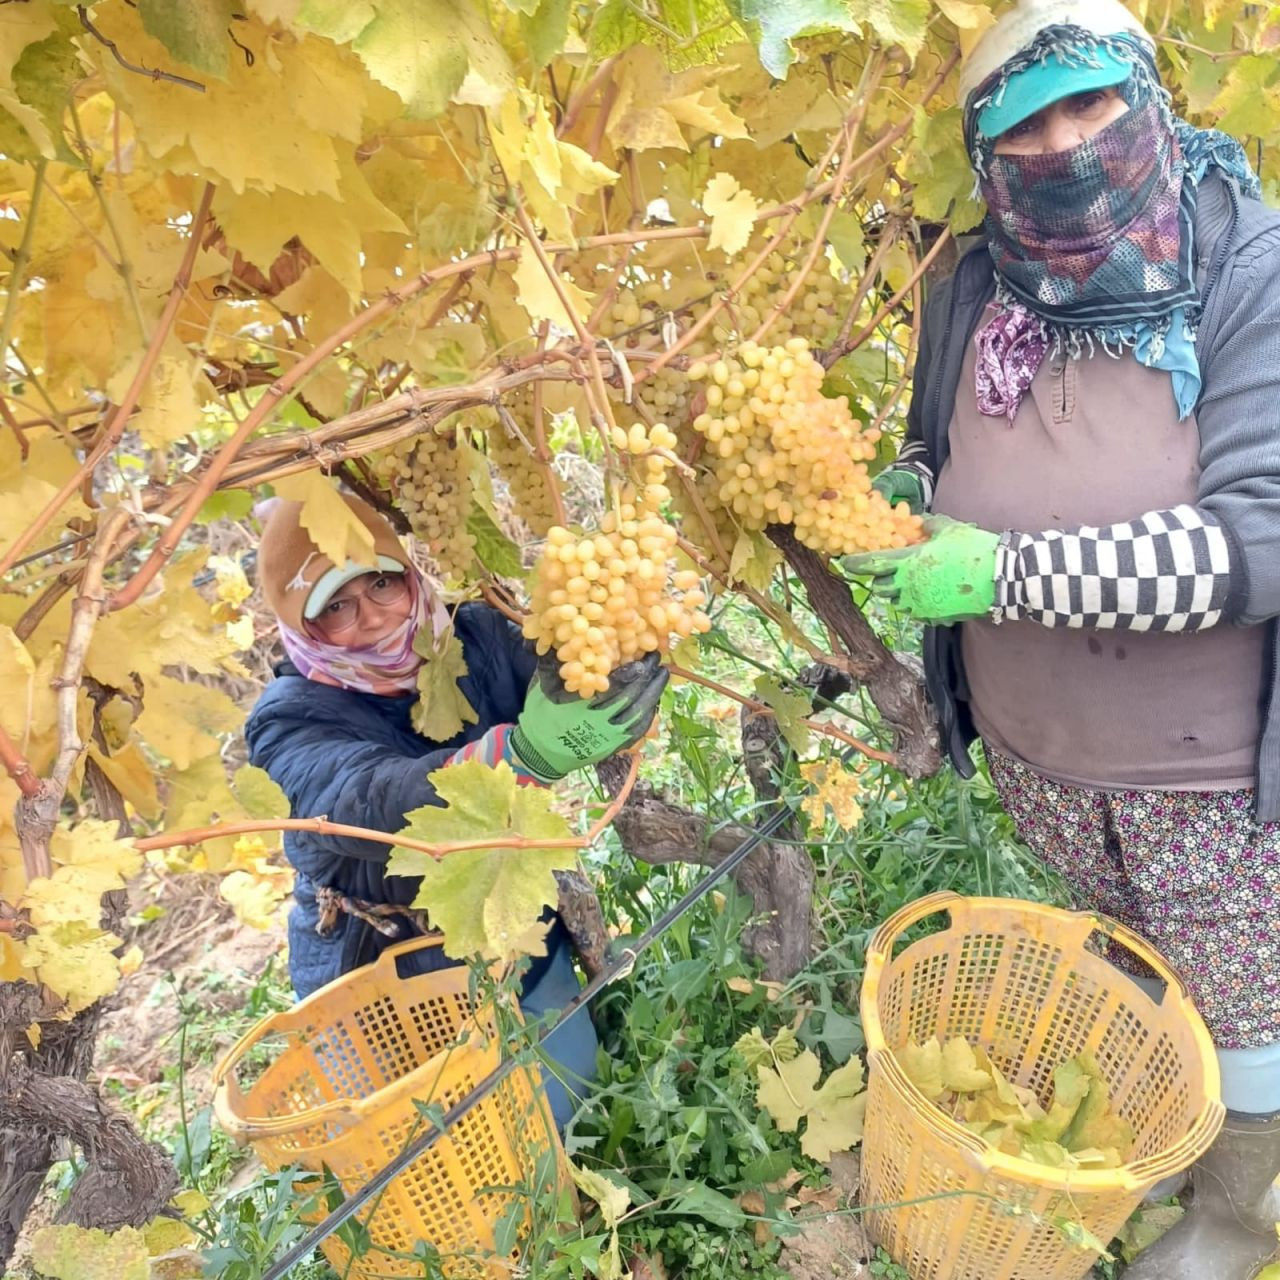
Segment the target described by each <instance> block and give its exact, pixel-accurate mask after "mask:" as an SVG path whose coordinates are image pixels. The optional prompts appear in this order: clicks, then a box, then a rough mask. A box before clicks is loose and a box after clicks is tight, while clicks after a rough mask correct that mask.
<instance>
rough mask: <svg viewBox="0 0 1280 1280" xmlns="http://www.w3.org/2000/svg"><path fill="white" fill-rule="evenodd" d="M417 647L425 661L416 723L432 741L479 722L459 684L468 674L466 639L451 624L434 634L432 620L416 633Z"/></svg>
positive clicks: (442, 738) (456, 732)
mask: <svg viewBox="0 0 1280 1280" xmlns="http://www.w3.org/2000/svg"><path fill="white" fill-rule="evenodd" d="M413 649H414V652H415V653H416V654H418V656H419V657H421V658H422V659H423V660H424V661H423V664H422V666H421V668H420V669H419V671H418V700H417V702H415V703H414V704H413V712H412V718H413V727H414V728H415V729H416V730H417V731H418V732H419V733H420V734H422V736H423V737H424V738H427V739H428V740H430V741H431V742H448V741H449V739H450V738H452V737H453V736H454V735H455V734H458V733H461V732H462V727H463V725H464V724H477V723H478V722H479V716H477V715H476V713H475V708H474V707H472V705H471V703H469V702H468V701H467V695H466V694H465V693H463V692H462V690H461V689H460V688H459V687H458V681H459V680H460V679H461V678H462V677H463V676H465V675H466V674H467V660H466V659H465V658H464V657H463V656H462V641H461V640H459V639H458V637H457V636H456V635H454V633H453V628H452V627H450V628H449V629H448V630H447V631H446V632H445V633H444V635H442V636H438V637H433V636H432V635H431V627H430V624H428V625H427V626H425V627H423V628H422V630H421V631H419V632H418V634H417V635H416V636H415V637H414V640H413Z"/></svg>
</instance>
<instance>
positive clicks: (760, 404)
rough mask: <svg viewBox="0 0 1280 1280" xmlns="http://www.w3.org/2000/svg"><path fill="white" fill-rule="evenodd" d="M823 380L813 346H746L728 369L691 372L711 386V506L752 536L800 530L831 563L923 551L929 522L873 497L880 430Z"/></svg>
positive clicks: (706, 434) (716, 365)
mask: <svg viewBox="0 0 1280 1280" xmlns="http://www.w3.org/2000/svg"><path fill="white" fill-rule="evenodd" d="M823 376H824V371H823V368H822V365H821V364H820V363H819V362H818V361H817V360H816V359H815V358H814V356H813V353H812V352H811V351H810V350H809V345H808V343H807V342H806V341H805V339H803V338H791V339H789V340H788V341H787V343H786V344H785V345H783V346H775V347H761V346H758V345H756V344H755V343H753V342H744V343H743V344H742V345H741V346H740V347H738V348H737V350H736V351H734V352H733V353H732V354H731V355H730V356H729V357H728V358H726V359H721V360H716V361H714V362H712V363H707V362H705V361H699V362H698V363H696V364H694V365H693V366H692V367H691V368H690V370H689V377H690V379H691V380H692V381H694V382H702V383H705V384H706V392H705V396H706V406H707V407H706V410H705V412H703V413H701V414H699V415H698V416H697V418H695V419H694V422H693V429H694V430H695V431H696V432H698V434H700V435H701V436H702V437H703V438H704V440H705V441H706V445H705V451H704V454H703V459H704V461H705V463H706V464H707V469H706V471H705V473H704V476H703V478H702V479H701V480H700V487H701V489H702V492H703V495H704V500H705V503H706V506H707V507H708V509H709V510H710V511H711V512H712V513H714V512H716V511H717V510H718V511H723V512H725V513H728V514H731V516H732V519H733V520H734V522H735V523H736V524H738V525H739V526H740V527H742V528H744V529H749V530H760V529H764V528H765V527H766V526H768V525H770V524H784V525H792V526H793V527H794V529H795V533H796V537H797V538H798V539H799V540H800V541H801V542H802V543H803V544H804V545H805V546H807V547H811V548H812V549H813V550H815V551H820V552H822V553H824V554H826V555H845V554H849V553H851V552H855V551H879V550H883V549H885V548H888V547H904V546H908V545H909V544H911V543H913V542H919V541H920V539H921V537H922V528H921V520H920V517H919V516H914V515H912V514H911V512H910V510H909V509H908V508H907V506H906V504H905V503H899V504H898V505H897V506H896V507H895V506H891V505H890V504H889V503H888V502H887V501H886V500H885V498H884V497H882V496H881V495H880V494H879V493H877V492H875V490H873V489H872V488H871V479H870V476H869V474H868V471H867V463H868V462H870V461H871V460H872V459H873V458H874V457H875V454H876V442H877V441H878V440H879V438H880V432H879V430H878V429H871V428H867V427H864V426H863V425H862V424H861V423H860V422H858V421H857V419H855V418H854V417H853V415H852V414H851V413H850V411H849V402H848V400H847V399H846V398H845V397H843V396H836V397H827V396H824V395H823V394H822V380H823Z"/></svg>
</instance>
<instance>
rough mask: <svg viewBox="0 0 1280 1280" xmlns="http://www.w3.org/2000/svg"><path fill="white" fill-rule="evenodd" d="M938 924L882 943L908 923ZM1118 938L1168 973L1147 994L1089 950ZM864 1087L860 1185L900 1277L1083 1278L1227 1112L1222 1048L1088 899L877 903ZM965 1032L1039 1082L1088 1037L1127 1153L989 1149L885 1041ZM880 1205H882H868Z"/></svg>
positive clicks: (1022, 1081) (1132, 938) (1144, 948)
mask: <svg viewBox="0 0 1280 1280" xmlns="http://www.w3.org/2000/svg"><path fill="white" fill-rule="evenodd" d="M943 911H945V912H948V913H949V914H950V917H951V921H950V927H949V928H947V929H945V930H944V931H942V932H939V933H934V934H930V935H929V936H927V937H924V938H920V939H918V940H917V941H915V942H913V943H911V944H910V945H908V946H906V947H905V949H902V950H901V952H900V954H897V955H895V954H894V949H895V944H898V943H900V942H901V940H902V936H903V934H904V933H906V931H907V930H908V929H909V928H911V926H912V925H914V924H916V923H918V922H919V921H921V920H923V919H925V918H926V917H928V916H930V915H933V914H935V913H938V912H943ZM1107 942H1109V943H1110V944H1111V945H1112V946H1115V945H1119V946H1123V947H1124V948H1125V949H1126V950H1128V951H1130V952H1132V953H1133V954H1135V955H1137V956H1138V957H1139V958H1140V959H1142V960H1144V961H1145V962H1146V963H1147V964H1148V965H1150V966H1151V968H1152V969H1154V970H1155V972H1156V973H1157V974H1158V975H1159V976H1160V977H1161V978H1162V979H1163V980H1164V981H1165V982H1166V983H1167V988H1166V990H1165V992H1164V995H1163V998H1162V999H1161V1000H1160V1002H1159V1003H1157V1002H1156V1001H1155V1000H1153V999H1152V998H1151V997H1150V996H1149V995H1147V993H1146V992H1145V991H1143V990H1142V989H1141V988H1140V987H1139V986H1138V985H1137V984H1136V983H1135V982H1133V981H1132V980H1131V979H1130V978H1129V977H1128V976H1127V975H1126V974H1124V973H1123V972H1121V971H1120V970H1119V969H1117V968H1116V967H1115V966H1114V965H1112V964H1111V963H1110V962H1109V961H1108V960H1107V959H1105V958H1104V956H1103V955H1102V954H1100V951H1102V950H1105V949H1106V948H1105V947H1104V946H1101V945H1099V944H1102V943H1107ZM862 1025H863V1030H864V1032H865V1034H866V1041H867V1059H868V1098H867V1121H866V1133H865V1136H864V1138H863V1156H862V1192H861V1194H862V1200H863V1203H864V1204H865V1205H867V1206H870V1208H869V1209H868V1225H869V1229H870V1231H871V1234H872V1237H873V1239H875V1240H876V1241H877V1242H878V1243H879V1244H881V1245H883V1246H884V1247H885V1249H887V1250H888V1251H889V1253H890V1254H891V1255H892V1256H893V1257H894V1259H895V1260H896V1261H898V1262H899V1263H901V1264H902V1265H903V1266H904V1267H906V1269H907V1271H908V1273H909V1274H910V1276H911V1280H1080V1277H1082V1276H1084V1275H1085V1274H1086V1273H1087V1272H1088V1271H1089V1269H1090V1266H1091V1265H1092V1263H1093V1261H1094V1258H1095V1255H1094V1254H1093V1253H1091V1252H1088V1251H1086V1250H1083V1249H1081V1248H1079V1247H1078V1246H1077V1245H1075V1244H1073V1243H1072V1242H1071V1240H1070V1239H1069V1238H1068V1237H1069V1234H1070V1232H1071V1231H1072V1229H1073V1227H1074V1226H1076V1225H1079V1226H1083V1227H1084V1228H1086V1229H1087V1230H1088V1231H1089V1232H1092V1233H1093V1235H1094V1236H1095V1237H1096V1238H1097V1239H1098V1240H1100V1241H1102V1242H1103V1244H1106V1243H1108V1242H1109V1241H1110V1240H1111V1239H1112V1238H1113V1237H1114V1235H1115V1233H1116V1232H1117V1230H1119V1228H1120V1226H1121V1225H1122V1224H1123V1223H1124V1221H1125V1220H1126V1219H1127V1218H1128V1217H1129V1215H1130V1214H1131V1213H1132V1212H1133V1210H1134V1209H1135V1208H1136V1207H1137V1205H1138V1203H1139V1202H1140V1200H1141V1199H1142V1196H1143V1193H1144V1192H1145V1191H1146V1190H1147V1189H1148V1188H1150V1187H1151V1186H1152V1185H1153V1184H1154V1183H1155V1182H1157V1181H1159V1180H1160V1179H1161V1178H1162V1177H1165V1176H1166V1175H1168V1174H1170V1173H1173V1172H1175V1171H1177V1170H1179V1169H1184V1168H1186V1167H1187V1165H1189V1164H1191V1163H1192V1161H1194V1160H1195V1159H1197V1158H1198V1157H1199V1156H1200V1155H1202V1154H1203V1152H1204V1151H1205V1150H1206V1148H1207V1147H1208V1146H1209V1144H1210V1143H1211V1142H1212V1141H1213V1139H1214V1138H1215V1137H1216V1136H1217V1133H1218V1130H1219V1128H1220V1127H1221V1125H1222V1119H1223V1115H1224V1112H1223V1107H1222V1103H1221V1102H1220V1100H1219V1080H1218V1066H1217V1059H1216V1057H1215V1055H1214V1051H1213V1044H1212V1042H1211V1041H1210V1039H1209V1033H1208V1031H1207V1030H1206V1029H1205V1026H1204V1023H1203V1022H1202V1021H1201V1019H1200V1015H1199V1014H1198V1013H1197V1012H1196V1011H1195V1009H1194V1007H1193V1006H1192V1004H1191V1000H1190V998H1189V997H1188V995H1187V992H1186V989H1185V988H1184V987H1183V986H1182V983H1181V982H1180V981H1179V980H1178V978H1177V976H1176V975H1175V974H1174V972H1173V970H1172V969H1170V968H1169V966H1168V964H1167V963H1166V962H1165V961H1164V960H1163V959H1162V958H1161V957H1160V956H1159V955H1158V954H1157V953H1156V952H1155V951H1154V950H1153V949H1152V948H1151V947H1150V946H1149V945H1148V944H1147V943H1145V942H1143V940H1142V939H1141V938H1139V937H1138V936H1137V935H1136V934H1134V933H1133V932H1132V931H1130V930H1129V929H1126V928H1125V927H1124V926H1123V925H1120V924H1118V923H1117V922H1115V921H1113V920H1109V919H1107V918H1105V917H1101V916H1095V915H1090V914H1087V913H1084V912H1071V911H1060V910H1057V909H1055V908H1053V907H1046V906H1041V905H1039V904H1037V903H1032V902H1021V901H1017V900H1012V899H1002V898H962V897H960V896H959V895H957V894H951V893H939V894H934V895H932V896H931V897H928V898H922V899H921V900H920V901H918V902H914V903H912V904H910V905H909V906H907V907H905V908H904V909H903V910H901V911H899V912H898V913H897V915H895V916H893V917H892V918H891V919H889V920H887V921H886V922H885V923H884V924H883V925H882V926H881V927H880V929H879V930H878V931H877V932H876V934H875V936H874V937H873V938H872V941H871V946H870V948H869V950H868V952H867V969H866V976H865V978H864V980H863V984H862ZM930 1036H938V1037H939V1039H941V1040H943V1041H945V1040H947V1039H949V1038H951V1037H953V1036H964V1037H965V1039H966V1040H968V1041H969V1042H970V1043H971V1044H980V1045H981V1046H982V1047H983V1048H984V1049H985V1050H986V1051H987V1053H989V1054H990V1055H991V1059H992V1061H993V1062H994V1063H995V1064H996V1065H997V1066H998V1067H999V1068H1000V1070H1001V1071H1002V1072H1004V1074H1005V1075H1006V1076H1007V1077H1009V1079H1011V1080H1012V1081H1014V1082H1015V1083H1017V1084H1019V1085H1023V1086H1025V1087H1028V1088H1031V1089H1034V1090H1035V1091H1036V1093H1037V1094H1038V1095H1039V1096H1040V1098H1041V1101H1045V1102H1047V1100H1048V1095H1049V1093H1050V1092H1051V1087H1052V1085H1051V1082H1052V1076H1053V1071H1054V1068H1055V1067H1057V1066H1058V1065H1059V1064H1061V1063H1063V1062H1066V1061H1068V1060H1070V1059H1071V1058H1074V1057H1075V1056H1076V1055H1077V1054H1080V1053H1084V1052H1088V1053H1091V1054H1093V1055H1094V1057H1095V1058H1096V1059H1097V1061H1098V1064H1099V1066H1100V1067H1101V1070H1102V1073H1103V1076H1104V1078H1105V1079H1106V1082H1107V1085H1108V1087H1109V1088H1110V1090H1111V1097H1112V1102H1113V1106H1114V1107H1115V1109H1116V1111H1117V1112H1118V1113H1119V1114H1120V1115H1121V1116H1123V1117H1124V1119H1125V1120H1127V1121H1128V1122H1129V1124H1130V1125H1132V1127H1133V1131H1134V1134H1135V1135H1136V1144H1135V1147H1134V1151H1133V1156H1132V1159H1131V1161H1130V1163H1128V1164H1126V1165H1124V1166H1122V1167H1121V1168H1118V1169H1105V1170H1093V1171H1088V1172H1085V1171H1069V1170H1065V1169H1050V1168H1047V1167H1045V1166H1043V1165H1038V1164H1032V1163H1030V1162H1029V1161H1026V1160H1021V1159H1018V1158H1015V1157H1013V1156H1007V1155H1004V1154H1002V1153H1000V1152H997V1151H995V1150H993V1149H992V1148H991V1147H989V1146H988V1145H987V1144H986V1143H984V1142H983V1141H981V1139H979V1138H978V1137H976V1136H975V1135H974V1134H972V1133H970V1132H969V1130H967V1129H966V1128H964V1127H963V1126H962V1125H960V1124H958V1123H956V1122H955V1121H954V1120H952V1119H951V1118H950V1117H949V1116H947V1115H945V1114H944V1113H943V1112H942V1111H941V1110H939V1109H938V1108H937V1107H936V1106H934V1105H933V1104H932V1103H931V1102H929V1100H928V1099H927V1098H925V1096H924V1095H923V1094H922V1093H921V1092H920V1091H919V1090H918V1089H917V1088H916V1087H915V1085H913V1084H912V1083H911V1081H910V1080H909V1079H908V1078H907V1076H906V1074H905V1072H904V1071H903V1070H902V1068H901V1066H900V1065H899V1063H898V1060H897V1057H896V1056H895V1051H896V1050H900V1049H901V1048H903V1046H905V1045H906V1043H907V1041H908V1040H914V1041H915V1042H916V1043H918V1044H919V1043H923V1042H924V1041H926V1040H928V1039H929V1037H930ZM876 1206H881V1207H876Z"/></svg>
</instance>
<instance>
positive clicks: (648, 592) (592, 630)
mask: <svg viewBox="0 0 1280 1280" xmlns="http://www.w3.org/2000/svg"><path fill="white" fill-rule="evenodd" d="M659 428H661V430H659ZM619 430H621V428H619ZM653 431H654V432H656V433H657V436H658V439H660V440H661V439H665V438H666V436H671V435H672V433H671V432H669V431H668V430H667V428H666V427H664V426H662V424H658V426H656V427H654V428H653ZM663 433H665V435H664V434H663ZM629 439H630V433H628V440H629ZM672 439H673V441H674V437H672ZM637 446H638V447H637V448H636V449H635V450H633V451H632V452H635V453H637V454H640V453H644V452H647V451H648V449H649V448H650V447H651V438H646V439H644V440H643V441H641V440H640V438H639V436H637ZM639 446H642V447H639ZM652 447H656V448H661V447H664V446H661V445H653V446H652ZM656 460H657V459H656V458H650V459H646V460H645V461H646V471H647V472H648V474H650V475H657V474H659V473H658V472H656V471H653V470H650V469H649V467H648V463H649V462H650V461H656ZM658 490H662V493H663V495H665V492H666V486H665V483H664V482H663V480H662V479H656V480H651V481H649V482H648V483H646V484H645V486H644V488H643V489H642V490H641V491H639V492H637V490H636V488H635V487H634V486H633V485H626V486H624V487H623V488H622V490H621V492H620V494H619V500H618V504H617V506H616V507H615V508H614V509H613V510H610V511H606V512H605V514H604V516H603V517H602V519H601V521H600V528H599V530H598V531H597V532H595V533H591V532H589V531H584V532H582V533H580V534H575V533H573V532H572V531H570V530H569V529H565V528H563V527H562V526H560V525H556V526H554V527H552V528H551V529H550V530H549V531H548V533H547V543H546V547H545V548H544V549H543V552H542V555H541V556H540V557H539V559H538V562H537V564H536V565H535V566H534V570H533V588H532V593H531V600H530V607H529V616H528V617H527V618H526V619H525V623H524V634H525V636H526V637H527V638H528V639H530V640H532V641H534V642H535V644H536V645H537V649H538V652H539V653H540V654H543V653H549V652H551V651H552V650H554V651H555V654H556V657H557V658H558V659H559V662H560V678H561V679H562V680H563V681H564V684H565V688H566V689H568V690H569V691H570V692H571V693H577V694H580V695H581V696H582V697H584V698H589V697H591V696H592V695H593V694H595V693H602V692H603V691H604V690H605V689H607V688H608V687H609V673H610V672H611V671H614V670H616V669H617V668H618V667H620V666H622V665H623V664H624V663H627V662H631V661H634V660H635V659H637V658H642V657H644V655H645V654H647V653H655V652H656V653H666V652H668V651H669V650H670V648H671V644H672V640H673V638H674V639H675V640H676V641H679V640H682V639H684V638H685V637H686V636H690V635H694V634H699V633H702V632H705V631H707V630H708V629H709V628H710V626H711V622H710V619H708V617H707V615H706V614H705V613H704V612H703V611H702V606H703V605H704V604H706V602H707V596H706V593H705V592H704V591H703V589H702V587H701V579H700V577H699V574H698V572H697V571H696V570H694V569H676V568H675V567H674V564H673V557H674V555H675V550H676V531H675V528H674V527H673V526H672V525H671V523H670V522H669V521H668V520H666V519H664V518H663V517H662V516H661V515H660V514H659V512H658V509H657V506H656V505H655V503H656V500H659V498H660V495H659V494H658V492H657V491H658Z"/></svg>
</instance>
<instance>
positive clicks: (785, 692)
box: [753, 675, 813, 756]
mask: <svg viewBox="0 0 1280 1280" xmlns="http://www.w3.org/2000/svg"><path fill="white" fill-rule="evenodd" d="M753 693H754V696H755V697H756V698H757V700H759V701H760V702H763V703H764V704H765V705H766V706H767V707H768V708H769V710H770V711H772V712H773V716H774V719H775V720H777V722H778V730H779V732H781V734H782V736H783V737H784V738H785V739H786V740H787V743H788V745H789V746H790V747H791V750H792V751H794V752H795V753H796V755H799V756H802V755H804V753H805V752H806V751H808V750H809V745H810V743H811V742H812V739H813V735H812V733H811V732H810V730H809V726H808V725H806V724H803V723H802V721H803V720H804V718H805V717H806V716H810V715H812V714H813V699H812V697H811V696H810V695H808V694H805V693H798V692H795V691H794V690H792V689H784V688H783V687H782V686H781V685H780V684H779V683H778V681H777V680H776V679H775V678H774V677H773V676H769V675H760V676H756V679H755V684H754V685H753Z"/></svg>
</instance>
